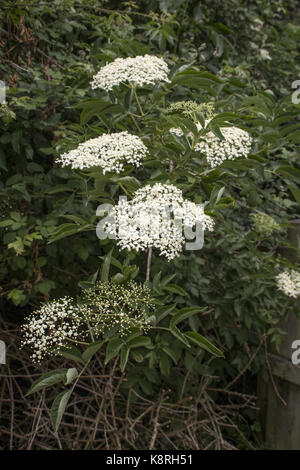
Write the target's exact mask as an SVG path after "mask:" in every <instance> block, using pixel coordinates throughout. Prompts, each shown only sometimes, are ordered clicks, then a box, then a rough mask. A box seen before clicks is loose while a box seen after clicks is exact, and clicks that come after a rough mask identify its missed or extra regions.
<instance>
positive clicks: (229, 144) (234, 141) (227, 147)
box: [169, 120, 252, 168]
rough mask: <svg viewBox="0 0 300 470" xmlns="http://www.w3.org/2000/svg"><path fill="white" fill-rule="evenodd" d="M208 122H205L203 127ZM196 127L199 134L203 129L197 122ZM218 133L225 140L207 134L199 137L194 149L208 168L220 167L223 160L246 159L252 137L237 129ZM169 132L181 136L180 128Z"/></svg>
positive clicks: (209, 133) (230, 128) (225, 129)
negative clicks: (203, 158)
mask: <svg viewBox="0 0 300 470" xmlns="http://www.w3.org/2000/svg"><path fill="white" fill-rule="evenodd" d="M209 121H210V120H207V121H205V126H206V125H207V124H208V123H209ZM196 126H197V129H198V131H199V132H200V131H201V130H202V129H203V127H202V125H201V124H200V123H199V122H198V123H196ZM220 131H221V133H222V135H223V136H224V139H225V140H222V139H220V138H219V137H217V136H216V135H215V134H214V133H213V132H208V133H207V134H204V135H203V136H202V137H201V140H200V142H198V143H197V144H196V145H195V148H194V151H195V152H201V153H202V154H203V155H204V156H205V158H206V162H207V164H208V165H209V166H210V167H212V168H214V167H216V166H218V165H221V163H223V162H224V161H225V160H235V159H236V158H239V157H242V158H247V157H248V155H249V153H250V151H251V147H252V137H251V136H250V135H249V134H248V132H246V131H244V130H243V129H240V128H239V127H221V128H220ZM169 132H171V134H175V135H177V136H179V137H181V136H183V131H182V130H181V129H180V128H176V127H171V129H169Z"/></svg>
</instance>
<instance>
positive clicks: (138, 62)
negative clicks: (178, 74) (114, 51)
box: [91, 54, 169, 91]
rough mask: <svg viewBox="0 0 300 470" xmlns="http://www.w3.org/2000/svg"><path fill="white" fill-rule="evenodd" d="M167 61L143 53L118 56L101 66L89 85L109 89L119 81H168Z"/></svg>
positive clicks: (134, 82)
mask: <svg viewBox="0 0 300 470" xmlns="http://www.w3.org/2000/svg"><path fill="white" fill-rule="evenodd" d="M168 73H169V68H168V65H167V63H166V62H165V61H164V60H163V59H161V58H159V57H156V56H152V55H148V54H146V55H144V56H136V57H128V58H127V59H122V58H118V59H115V60H114V61H113V62H111V63H109V64H107V65H105V66H104V67H102V68H101V69H100V70H99V72H98V73H97V74H96V75H94V77H93V80H92V82H91V87H92V88H93V89H95V88H102V89H103V90H106V91H110V90H112V89H113V87H114V86H118V85H120V83H129V84H130V85H131V86H143V85H154V84H155V83H156V82H169V79H168Z"/></svg>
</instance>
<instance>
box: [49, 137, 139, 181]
mask: <svg viewBox="0 0 300 470" xmlns="http://www.w3.org/2000/svg"><path fill="white" fill-rule="evenodd" d="M147 153H148V150H147V147H146V146H145V145H144V144H143V141H142V140H141V139H140V138H139V137H138V136H136V135H132V134H129V132H127V131H124V132H116V133H113V134H103V135H101V136H99V137H96V138H94V139H89V140H87V141H86V142H82V143H80V144H79V146H78V147H77V148H76V149H74V150H70V151H69V152H66V153H63V154H62V155H61V156H60V157H59V158H58V159H57V161H58V162H59V163H61V164H62V166H68V165H70V166H71V168H73V169H84V168H91V167H95V166H100V167H101V168H102V171H103V174H105V173H106V172H110V171H114V172H115V173H120V172H121V171H123V170H124V164H125V163H128V164H131V165H135V166H140V165H141V161H142V160H143V159H144V158H145V156H146V155H147Z"/></svg>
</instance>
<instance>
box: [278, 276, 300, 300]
mask: <svg viewBox="0 0 300 470" xmlns="http://www.w3.org/2000/svg"><path fill="white" fill-rule="evenodd" d="M276 281H277V287H278V289H279V290H281V291H282V292H284V293H285V295H287V296H288V297H294V298H297V297H299V296H300V273H298V272H297V271H295V270H294V269H291V270H290V271H289V272H288V271H285V272H282V273H280V274H278V276H276Z"/></svg>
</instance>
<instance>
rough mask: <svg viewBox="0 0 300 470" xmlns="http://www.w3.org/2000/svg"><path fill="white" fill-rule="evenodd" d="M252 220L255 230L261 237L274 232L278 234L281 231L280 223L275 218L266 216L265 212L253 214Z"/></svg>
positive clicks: (251, 215)
mask: <svg viewBox="0 0 300 470" xmlns="http://www.w3.org/2000/svg"><path fill="white" fill-rule="evenodd" d="M250 218H251V220H252V222H253V225H254V229H255V230H256V231H257V232H258V233H260V234H261V235H265V236H269V235H271V234H272V233H273V232H278V231H280V230H281V227H280V225H279V224H278V222H276V220H274V219H273V217H271V216H270V215H268V214H265V213H264V212H260V211H257V212H254V213H253V214H250Z"/></svg>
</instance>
